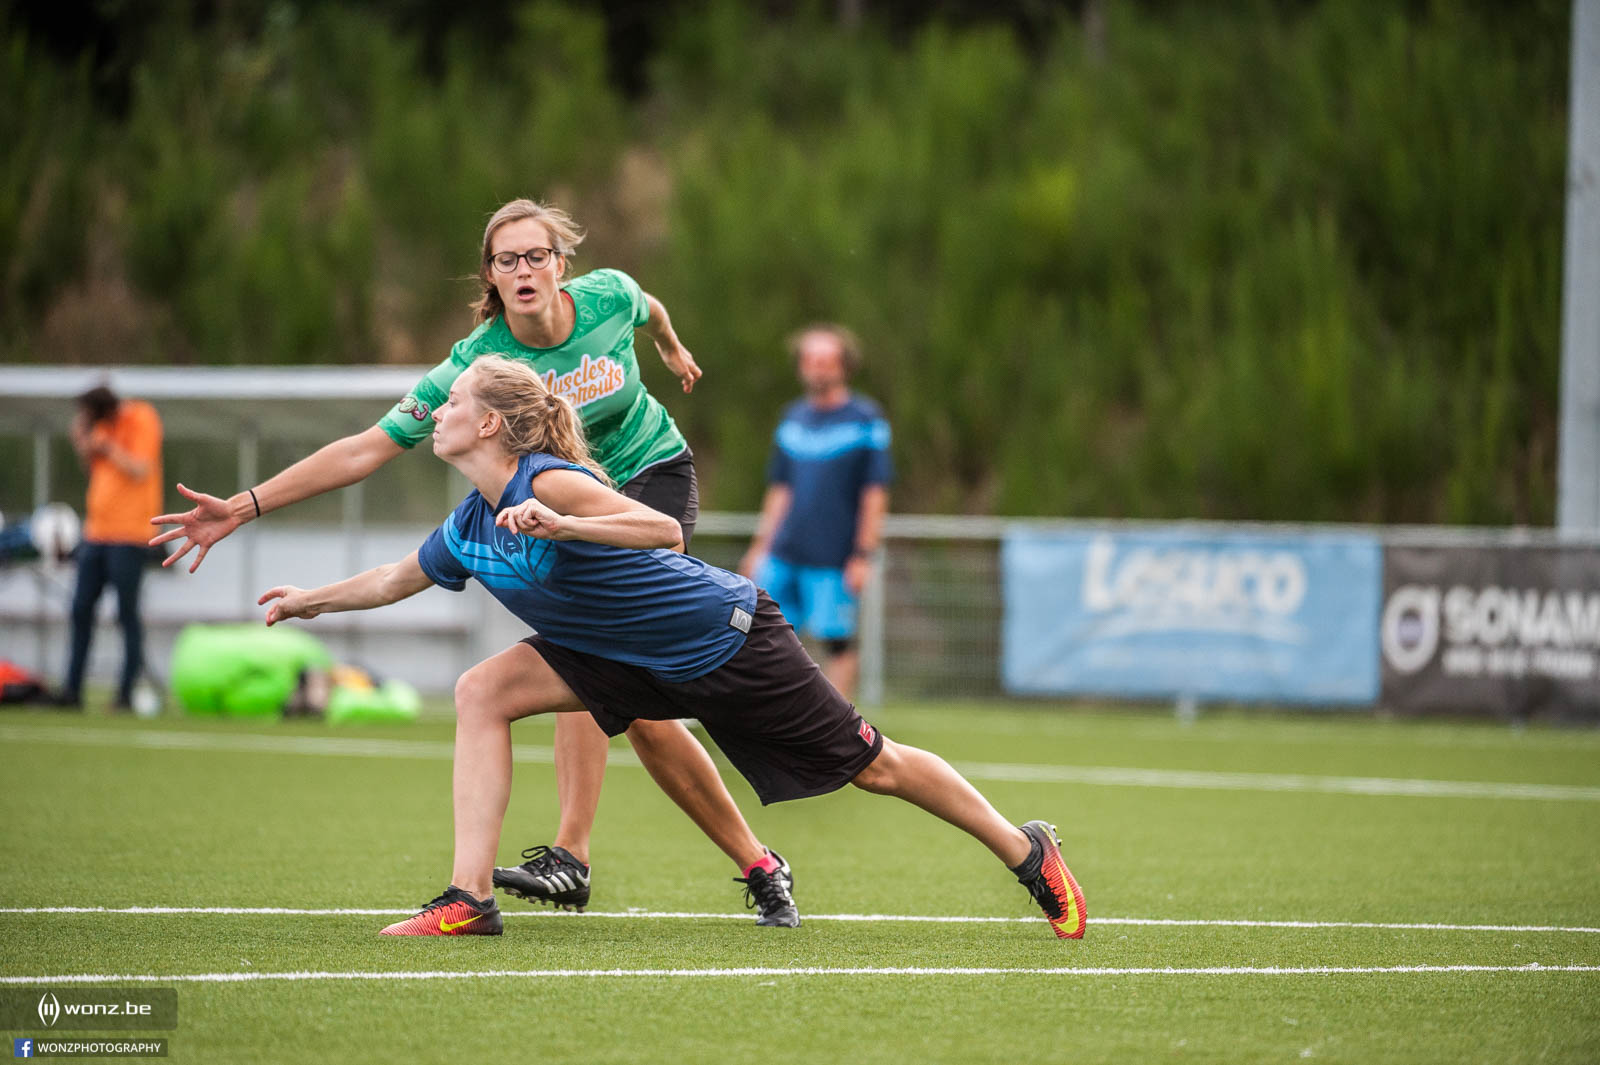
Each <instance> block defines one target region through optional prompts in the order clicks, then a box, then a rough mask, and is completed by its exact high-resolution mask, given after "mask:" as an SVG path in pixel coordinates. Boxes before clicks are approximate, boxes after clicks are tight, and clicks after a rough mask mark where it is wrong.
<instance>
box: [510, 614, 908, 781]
mask: <svg viewBox="0 0 1600 1065" xmlns="http://www.w3.org/2000/svg"><path fill="white" fill-rule="evenodd" d="M522 642H523V643H525V644H527V645H528V646H530V647H532V648H533V649H534V650H535V651H538V652H539V654H540V655H541V656H543V658H544V660H545V661H546V662H548V663H550V668H551V669H553V670H555V671H556V673H557V675H559V676H560V677H561V679H562V680H563V681H565V682H566V684H567V687H569V688H571V689H572V691H573V694H575V695H576V696H577V697H578V700H579V701H580V702H582V703H583V705H584V707H585V708H586V709H588V711H589V713H590V714H591V715H592V716H593V717H594V719H595V721H596V722H598V723H599V725H600V727H601V728H602V729H604V730H605V732H606V735H608V736H619V735H621V734H622V733H624V732H626V731H627V729H628V726H629V725H630V724H632V723H633V722H634V721H635V720H636V719H640V718H642V719H644V720H646V721H667V720H671V719H674V718H680V717H695V718H699V719H700V723H701V724H702V725H704V726H705V729H706V731H707V732H709V733H710V734H711V738H712V739H713V740H715V741H716V742H717V746H718V747H720V748H722V753H723V754H725V755H727V756H728V760H729V761H730V762H732V763H733V765H734V768H736V769H738V770H739V773H740V774H741V775H742V776H743V777H744V778H745V779H746V780H748V781H749V782H750V786H751V787H752V788H754V789H755V790H756V795H757V796H758V797H760V799H761V803H762V805H763V806H764V805H766V804H768V803H774V802H783V801H785V800H787V799H803V798H805V797H806V796H808V795H823V794H826V793H827V792H830V791H836V790H838V789H839V788H842V787H844V786H845V785H846V784H848V783H849V782H850V781H851V780H852V779H853V778H854V777H855V775H856V774H857V773H859V772H861V771H862V770H863V769H865V768H866V767H867V766H868V764H870V763H871V762H872V760H873V759H874V758H876V757H878V752H879V751H881V750H882V749H883V736H882V735H881V734H880V733H879V732H878V730H877V729H875V728H873V727H872V726H871V725H869V724H867V723H866V721H864V720H863V719H862V717H861V715H860V714H858V713H856V708H855V707H854V706H852V705H850V702H849V701H848V700H847V699H845V697H844V696H842V695H840V694H839V692H838V691H837V690H836V689H835V688H834V687H833V685H832V684H829V683H828V679H827V678H826V677H824V676H823V675H822V670H820V669H818V668H817V664H816V663H815V662H813V661H811V658H810V656H809V655H807V654H806V652H805V649H804V648H803V647H801V646H800V641H799V639H797V638H796V637H795V634H794V628H793V627H792V626H791V625H790V624H789V623H788V622H787V621H785V620H784V617H783V613H782V612H781V611H780V610H779V609H778V605H777V604H776V603H774V602H773V601H772V599H771V597H770V596H768V595H767V593H766V592H762V591H758V592H757V593H756V616H755V621H754V622H753V623H752V624H751V626H750V634H749V636H747V637H746V638H745V642H744V646H743V647H741V648H739V650H738V652H736V653H735V654H734V656H733V657H732V658H730V659H728V660H727V661H726V662H724V663H723V664H722V665H720V666H718V667H717V668H716V669H713V670H712V671H711V672H710V673H707V674H706V675H705V676H703V677H696V678H695V679H694V680H689V681H684V682H683V683H681V684H671V683H668V682H667V681H664V680H662V679H660V678H659V677H657V676H656V675H655V674H653V673H651V672H650V671H649V670H647V669H643V668H641V667H639V666H632V665H628V664H626V663H623V662H614V661H612V660H611V659H609V658H601V657H599V656H597V655H591V654H585V653H583V652H582V651H574V650H571V649H569V648H566V647H560V646H557V645H556V644H553V643H551V642H550V641H548V640H546V639H545V638H544V637H542V636H529V637H528V638H527V639H525V640H523V641H522Z"/></svg>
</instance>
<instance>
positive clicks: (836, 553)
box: [767, 396, 894, 569]
mask: <svg viewBox="0 0 1600 1065" xmlns="http://www.w3.org/2000/svg"><path fill="white" fill-rule="evenodd" d="M893 476H894V469H893V466H892V464H891V462H890V459H889V423H888V421H887V420H885V418H884V416H883V411H882V410H880V409H879V407H878V405H877V404H876V403H874V402H873V401H872V400H870V399H867V398H866V397H865V396H851V397H850V399H849V400H848V401H847V402H845V403H844V404H842V405H840V406H838V407H834V408H832V409H830V410H819V409H817V407H815V406H814V405H812V403H811V402H810V401H809V400H806V399H800V400H796V401H795V402H794V403H791V404H790V405H789V406H788V407H787V408H786V409H785V410H784V412H783V419H782V421H780V422H779V423H778V430H777V433H776V434H775V435H774V437H773V445H772V457H771V459H770V460H769V461H768V463H767V483H768V484H786V485H788V486H789V491H790V495H791V500H790V503H789V511H788V513H787V514H786V515H785V516H784V520H783V524H782V526H780V527H779V529H778V532H777V535H775V536H774V537H773V538H772V547H771V554H772V557H774V558H777V559H781V560H783V561H784V562H788V563H791V564H793V565H796V566H818V567H826V568H830V569H838V568H840V567H842V566H843V565H844V564H845V561H846V560H847V559H849V557H850V555H851V553H852V552H853V551H854V550H855V537H856V517H857V512H858V510H859V508H860V506H861V490H862V489H863V488H865V487H867V486H868V485H873V484H888V483H889V481H890V480H892V479H893Z"/></svg>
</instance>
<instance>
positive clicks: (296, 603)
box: [256, 584, 322, 626]
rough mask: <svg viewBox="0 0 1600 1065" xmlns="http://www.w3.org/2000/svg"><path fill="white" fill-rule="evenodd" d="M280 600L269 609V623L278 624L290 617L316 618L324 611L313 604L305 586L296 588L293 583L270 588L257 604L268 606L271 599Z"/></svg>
mask: <svg viewBox="0 0 1600 1065" xmlns="http://www.w3.org/2000/svg"><path fill="white" fill-rule="evenodd" d="M273 599H276V600H278V601H277V602H276V603H273V604H272V606H271V607H269V608H268V609H267V624H268V625H269V626H271V625H276V624H277V623H278V622H280V621H287V620H288V619H289V618H314V617H316V616H317V615H318V614H320V613H322V611H320V610H318V609H317V608H316V607H314V606H312V605H311V600H310V596H308V595H307V594H306V592H305V589H303V588H296V587H295V586H294V585H292V584H282V585H279V586H278V587H276V588H268V589H267V590H266V591H265V592H263V593H262V594H261V598H260V599H257V600H256V606H266V604H267V603H268V602H270V601H271V600H273Z"/></svg>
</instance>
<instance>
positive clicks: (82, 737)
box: [0, 725, 1600, 802]
mask: <svg viewBox="0 0 1600 1065" xmlns="http://www.w3.org/2000/svg"><path fill="white" fill-rule="evenodd" d="M0 741H4V742H7V743H55V744H67V745H74V746H77V745H81V746H96V747H140V748H150V749H159V750H203V751H235V752H245V753H258V752H259V753H271V754H309V755H327V756H333V757H346V758H427V759H448V758H450V757H452V755H453V753H454V745H453V744H450V743H447V742H445V741H443V740H368V739H354V738H348V737H342V736H263V735H260V734H259V733H243V734H239V735H232V736H230V735H225V734H221V733H213V732H174V731H168V730H166V729H128V730H122V729H118V730H103V729H95V728H87V727H83V726H70V725H68V726H50V725H30V726H19V725H0ZM511 756H512V759H513V761H517V762H522V763H532V764H540V765H549V764H551V762H552V761H553V760H554V751H553V750H552V749H551V748H549V747H536V746H528V745H525V744H517V745H514V746H513V747H512V751H511ZM611 764H612V765H617V766H630V767H637V766H638V765H639V760H638V759H637V758H635V757H633V755H632V754H631V753H628V752H624V751H615V752H613V753H612V755H611ZM956 768H957V769H958V770H960V771H961V772H962V774H963V775H965V776H966V777H967V778H968V779H970V780H976V781H1005V782H1026V783H1039V784H1092V785H1101V786H1108V787H1133V788H1183V789H1200V790H1207V791H1270V792H1317V793H1323V794H1333V795H1383V796H1407V797H1412V798H1453V799H1543V800H1549V801H1557V802H1600V787H1585V786H1581V785H1575V784H1516V783H1503V782H1498V781H1473V780H1417V779H1404V778H1393V777H1330V776H1309V775H1304V774H1297V773H1223V772H1213V771H1209V770H1178V769H1132V768H1119V767H1112V766H1073V765H1041V764H1025V763H1024V764H1017V763H1005V762H957V763H956Z"/></svg>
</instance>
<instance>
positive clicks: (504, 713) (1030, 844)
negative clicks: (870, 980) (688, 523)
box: [261, 356, 1085, 938]
mask: <svg viewBox="0 0 1600 1065" xmlns="http://www.w3.org/2000/svg"><path fill="white" fill-rule="evenodd" d="M433 417H434V419H435V423H436V426H435V429H434V432H433V441H434V452H435V453H436V454H437V455H438V456H439V457H440V458H442V459H444V460H445V461H446V462H449V463H450V464H451V465H453V466H455V467H456V468H457V469H458V470H460V471H461V472H462V473H463V474H464V475H465V476H466V477H467V479H468V480H469V481H470V482H471V483H472V484H473V485H474V491H473V492H472V493H471V494H469V495H468V496H467V498H466V499H465V500H464V501H463V502H462V503H461V505H460V506H458V507H457V508H456V509H455V511H454V512H453V513H452V514H451V515H450V517H449V518H448V519H447V520H446V521H445V523H444V524H443V525H441V526H440V527H439V528H438V529H437V530H435V531H434V532H433V534H432V535H430V536H429V537H428V539H427V540H426V541H425V542H424V543H423V545H422V546H421V547H420V548H419V549H418V550H417V551H415V552H413V553H412V554H411V555H409V556H407V557H406V558H405V559H403V560H401V561H399V562H395V563H391V564H390V565H387V566H380V567H378V568H377V569H373V570H369V571H367V572H366V573H363V574H360V575H358V576H355V577H351V578H350V579H348V580H346V581H342V582H340V583H338V584H332V585H328V586H325V587H322V588H317V589H313V590H310V591H304V590H301V589H299V588H294V587H290V586H282V587H277V588H273V589H270V590H269V591H267V592H266V593H265V594H264V595H262V597H261V602H262V603H264V604H265V603H268V602H271V603H272V606H271V607H270V608H269V610H268V612H267V619H266V620H267V624H269V625H272V624H276V623H277V622H279V621H282V620H284V619H286V618H311V617H316V616H317V615H319V614H322V613H326V612H330V611H338V610H361V609H369V608H372V607H377V606H382V605H385V604H387V603H393V602H396V601H398V600H400V599H404V598H406V597H407V596H410V595H414V594H416V593H417V592H420V591H422V590H423V589H425V588H427V587H428V586H429V585H431V584H438V585H442V586H443V587H446V588H450V589H455V590H459V589H461V588H462V587H464V586H465V584H466V581H467V580H469V579H475V580H477V581H479V582H480V583H482V584H483V585H484V586H485V587H486V588H487V589H488V590H489V592H490V594H492V595H493V596H494V597H495V598H496V599H498V600H499V601H500V602H501V603H502V604H503V605H504V606H505V607H506V608H507V609H508V610H510V611H511V612H512V613H513V614H515V615H516V616H517V617H518V618H520V619H522V620H523V621H525V622H527V623H528V624H529V625H530V626H531V627H533V628H534V629H536V630H537V635H534V636H530V637H528V638H527V639H525V640H523V641H522V642H520V643H518V644H516V645H514V646H513V647H511V648H509V649H507V650H505V651H502V652H501V653H500V654H498V655H495V656H494V657H492V658H490V659H488V660H487V661H485V662H483V663H481V664H479V665H477V666H475V667H473V668H472V669H471V670H469V671H468V672H467V673H466V674H464V675H463V676H462V677H461V679H460V681H459V682H458V683H457V685H456V722H457V724H456V748H455V778H454V779H455V791H454V799H455V805H454V810H455V864H454V868H453V871H452V875H451V883H450V886H449V887H448V888H447V889H446V890H445V891H444V892H443V893H442V894H440V895H439V896H438V897H437V898H435V899H434V900H433V901H432V902H430V903H429V904H428V905H426V906H424V907H423V909H422V910H421V911H420V912H419V913H418V914H417V915H416V916H414V917H412V918H410V919H408V920H405V921H401V922H399V923H397V924H394V925H391V926H389V927H388V928H386V929H384V932H385V934H390V935H475V934H477V935H494V934H498V933H499V932H500V931H501V920H500V914H499V910H498V908H497V907H496V906H495V903H494V899H493V896H492V893H491V877H492V873H493V866H494V856H495V850H496V847H497V846H498V842H499V833H500V826H501V820H502V818H503V817H504V815H505V809H506V801H507V797H508V795H509V794H510V787H511V735H510V725H511V722H513V721H515V720H517V719H519V718H522V717H527V716H529V715H531V714H539V713H552V712H556V713H561V712H578V711H585V710H586V711H588V713H589V715H590V716H592V717H593V718H594V720H595V721H596V722H597V723H598V724H599V725H600V727H601V728H603V729H604V730H605V732H606V733H607V734H609V735H617V734H620V733H622V732H624V731H627V730H628V729H629V728H630V727H637V722H638V721H640V720H669V719H673V718H679V717H685V716H690V715H694V716H696V717H698V718H699V719H700V721H701V723H702V724H703V725H704V726H705V727H706V730H707V731H708V732H709V733H710V734H711V736H712V738H713V739H715V740H716V742H717V746H719V747H720V748H722V750H723V753H725V754H726V755H727V756H728V758H729V760H730V761H732V762H733V764H734V765H735V767H737V768H738V770H739V771H740V773H741V774H743V775H744V777H745V778H746V779H747V780H748V781H749V782H750V784H751V786H752V787H753V788H755V790H756V793H757V795H759V796H760V798H761V800H762V802H763V803H768V802H778V801H782V800H786V799H796V798H803V797H806V796H810V795H820V794H823V793H825V792H829V791H834V790H836V789H838V788H840V787H842V786H844V785H845V784H855V785H856V786H857V787H860V788H862V789H864V790H867V791H871V792H877V793H880V794H885V795H896V796H899V797H900V798H903V799H905V800H907V801H908V802H911V803H914V804H916V805H917V806H920V807H922V808H923V809H925V810H927V811H928V812H930V813H932V814H934V815H935V816H938V817H940V818H942V819H944V820H946V821H948V822H950V823H951V824H953V825H955V826H957V827H958V828H961V829H964V830H965V831H967V832H968V833H970V834H971V835H972V836H974V837H975V838H976V839H978V840H979V841H980V842H981V843H983V844H984V845H985V846H986V847H988V848H989V850H990V851H991V852H993V853H994V854H995V856H996V857H998V858H999V859H1000V860H1001V861H1003V862H1004V863H1005V864H1006V865H1007V866H1008V867H1009V868H1010V869H1011V870H1012V872H1013V873H1015V874H1016V875H1017V878H1018V880H1019V881H1020V882H1022V883H1023V884H1025V885H1026V886H1027V887H1028V889H1029V891H1030V893H1031V894H1032V895H1033V897H1034V898H1035V899H1036V900H1037V901H1038V902H1039V904H1040V906H1041V908H1043V910H1044V912H1045V916H1046V917H1047V918H1048V919H1049V921H1050V924H1051V927H1052V928H1053V929H1054V930H1055V932H1056V935H1058V936H1060V937H1062V938H1077V937H1079V936H1081V935H1082V934H1083V931H1084V925H1085V914H1084V905H1083V894H1082V892H1081V890H1080V889H1079V887H1078V885H1077V883H1076V881H1074V880H1073V878H1072V874H1071V873H1070V872H1069V871H1068V869H1067V866H1066V864H1065V863H1064V862H1063V861H1062V859H1061V853H1060V849H1059V842H1058V841H1057V840H1056V838H1055V832H1054V829H1053V827H1052V826H1050V825H1048V824H1046V823H1045V822H1043V821H1029V822H1027V823H1026V824H1024V825H1022V826H1020V827H1018V826H1015V825H1012V824H1011V823H1010V822H1008V821H1006V820H1005V819H1004V818H1002V817H1001V816H1000V815H999V813H997V812H996V811H995V809H994V808H993V807H992V806H990V805H989V802H988V801H987V800H986V799H984V797H983V796H982V795H980V794H979V793H978V791H977V790H976V789H975V788H973V787H972V785H971V784H969V783H968V782H967V781H966V780H965V779H964V778H963V777H961V776H960V774H958V773H956V771H955V770H954V769H952V768H951V767H950V766H949V764H947V763H946V762H945V761H944V760H943V759H941V758H939V757H938V756H936V755H933V754H930V753H928V752H926V751H921V750H918V749H916V748H914V747H907V746H904V745H901V744H897V743H894V742H893V741H891V740H889V739H887V738H886V737H884V736H883V735H882V734H881V733H879V732H878V731H877V730H876V729H875V728H873V727H872V726H871V725H870V724H868V723H867V722H866V721H864V720H862V718H861V717H860V715H859V714H857V713H856V711H855V708H854V707H853V706H851V705H850V704H849V703H848V702H847V701H845V699H844V698H843V697H842V696H841V695H839V693H838V692H837V691H836V690H835V689H834V688H833V687H832V685H830V684H829V683H828V681H827V679H826V678H825V677H824V676H823V675H822V672H821V670H819V669H818V668H817V666H816V664H815V663H814V662H812V661H811V659H810V658H809V657H807V655H806V653H805V651H804V650H803V649H802V648H801V646H800V643H799V641H798V639H796V637H795V635H794V630H793V629H792V628H791V627H790V626H789V624H788V623H787V622H786V621H785V620H784V618H783V615H782V614H781V613H780V612H779V611H778V609H777V607H776V606H775V605H774V604H773V602H772V600H771V599H770V598H768V597H767V595H766V593H764V592H762V591H760V590H759V589H757V588H756V586H755V585H754V584H752V583H751V582H750V581H749V580H747V579H746V578H744V577H741V576H739V575H737V574H734V573H730V572H728V571H726V570H721V569H718V568H716V567H714V566H710V565H707V564H706V563H704V562H701V561H699V560H698V559H694V558H690V557H687V556H685V555H682V554H679V553H677V552H674V551H672V550H670V548H671V547H672V546H674V545H675V544H676V543H677V542H678V540H679V537H680V530H679V529H678V528H677V524H676V522H674V521H673V520H672V519H671V518H669V517H667V516H666V515H663V514H661V513H659V512H657V511H653V510H651V509H650V508H648V507H646V506H644V505H643V504H640V503H638V502H637V501H635V500H631V499H629V498H627V497H626V496H624V495H622V494H620V493H618V492H616V491H614V490H612V489H611V488H610V487H609V486H608V485H607V484H606V483H605V481H606V478H605V475H604V473H603V472H601V471H600V470H599V468H598V466H597V465H596V464H595V463H594V462H593V460H592V458H590V456H589V453H588V450H587V447H586V445H585V444H584V441H583V437H582V433H581V431H580V429H579V426H578V421H577V418H576V416H575V415H574V413H573V410H572V408H571V405H570V404H569V403H568V402H567V401H566V400H564V399H563V398H562V397H560V396H557V395H554V394H552V393H550V392H549V391H548V390H547V389H546V388H545V387H544V385H543V384H542V382H541V381H540V380H539V377H538V376H537V374H535V373H534V372H532V371H531V370H530V369H529V368H528V367H526V366H525V365H521V364H518V363H515V362H512V361H509V360H506V359H501V358H496V357H492V356H491V357H486V358H484V359H480V360H478V362H477V363H475V364H474V365H473V367H472V368H471V369H469V370H468V371H466V372H465V373H463V374H462V375H461V376H460V377H459V378H458V379H457V380H456V381H455V382H454V384H453V385H452V387H451V389H450V394H449V399H448V401H447V402H446V403H445V404H444V405H443V406H442V407H440V408H438V409H437V410H435V411H434V412H433ZM745 882H746V883H747V885H748V890H749V892H750V894H751V895H752V896H753V897H754V899H755V904H756V905H758V906H759V907H760V908H761V909H762V910H763V912H769V913H784V915H785V916H789V915H793V906H792V902H791V901H790V900H789V898H788V891H787V889H786V887H785V885H784V883H783V881H782V879H781V877H780V876H778V875H777V868H776V864H775V863H774V862H773V860H772V858H771V855H770V854H768V855H767V856H766V858H765V860H764V861H760V862H756V863H754V864H752V865H751V866H750V867H749V868H748V869H747V870H746V876H745ZM784 923H794V924H798V923H799V922H798V916H797V915H794V919H793V921H792V922H787V921H786V922H784Z"/></svg>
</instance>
